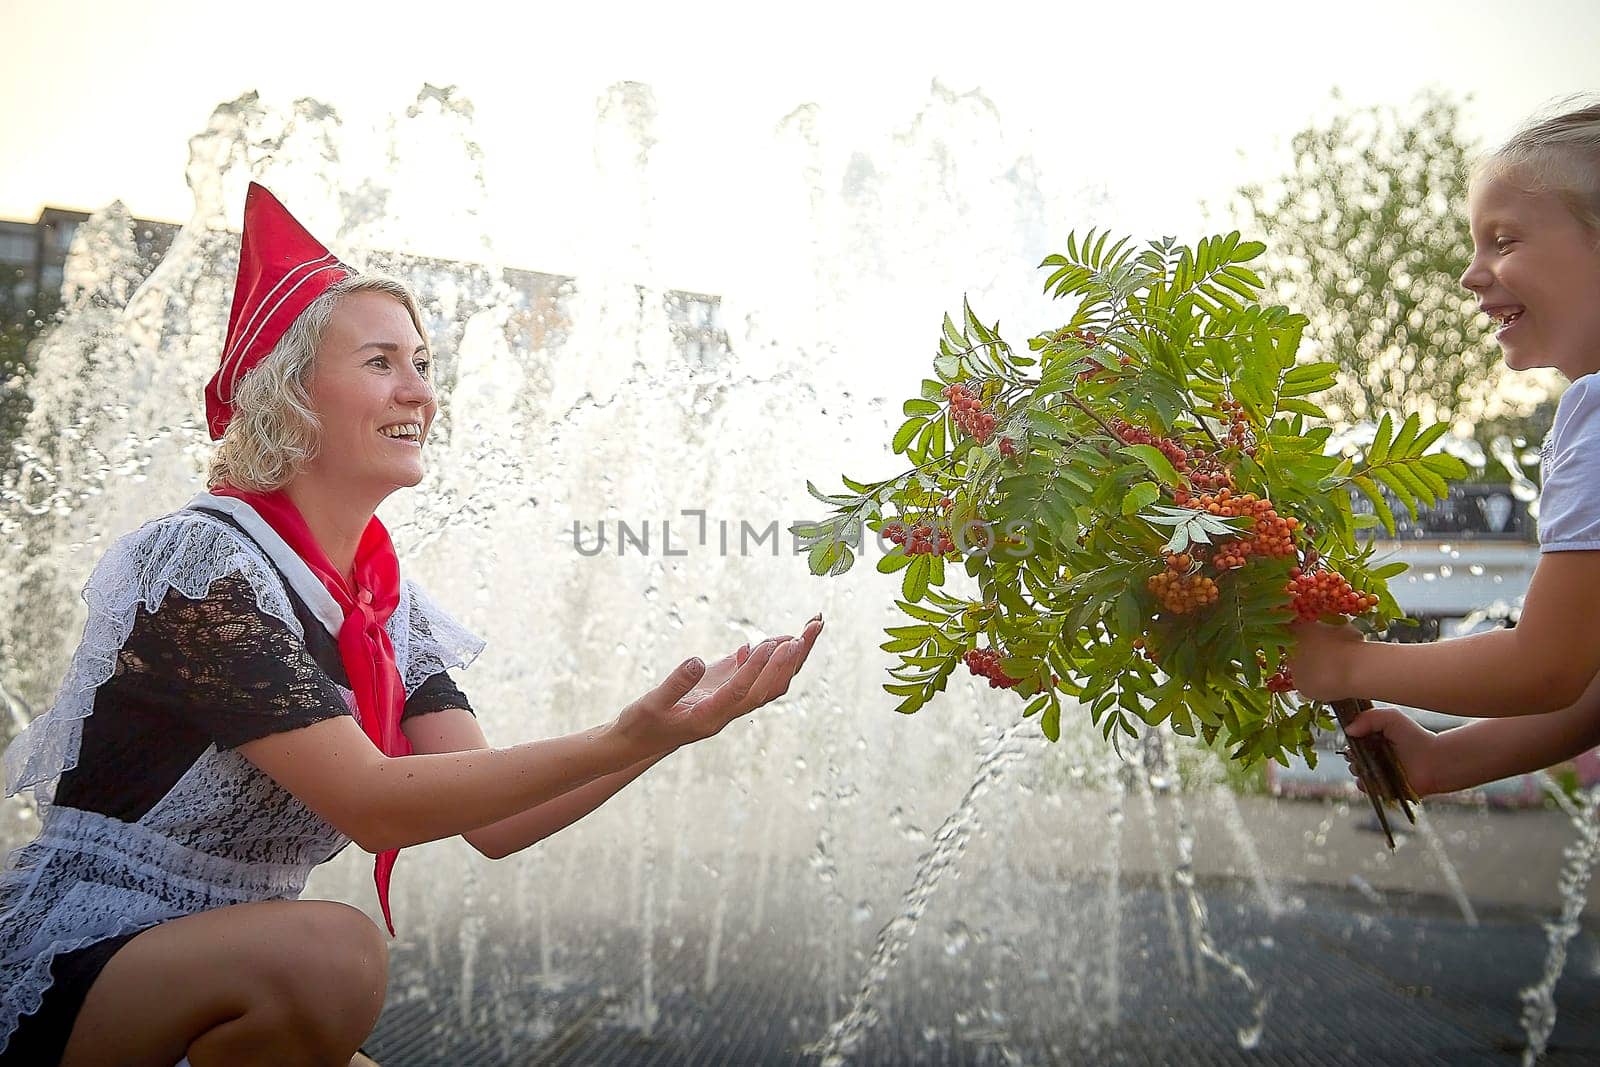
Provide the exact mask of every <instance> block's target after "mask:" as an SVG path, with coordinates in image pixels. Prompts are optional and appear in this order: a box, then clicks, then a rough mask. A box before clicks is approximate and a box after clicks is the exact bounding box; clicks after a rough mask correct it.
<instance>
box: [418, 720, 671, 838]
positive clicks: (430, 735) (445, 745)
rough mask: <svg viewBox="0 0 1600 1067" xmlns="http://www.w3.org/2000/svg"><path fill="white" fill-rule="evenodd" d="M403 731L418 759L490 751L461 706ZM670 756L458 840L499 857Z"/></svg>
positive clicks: (565, 822)
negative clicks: (424, 756) (436, 755)
mask: <svg viewBox="0 0 1600 1067" xmlns="http://www.w3.org/2000/svg"><path fill="white" fill-rule="evenodd" d="M405 731H406V737H407V738H409V739H410V741H411V749H412V752H413V753H415V754H418V755H425V754H433V753H441V752H467V751H474V750H478V749H486V748H488V747H489V742H488V740H487V739H486V738H485V737H484V736H483V729H482V728H481V727H480V726H479V725H478V720H477V719H475V718H473V717H472V713H471V712H468V711H465V710H463V709H461V708H446V709H445V710H443V711H435V712H429V713H428V714H426V715H419V716H417V717H416V718H414V719H411V720H409V721H408V722H407V723H406V724H405ZM669 755H671V752H670V751H668V752H661V753H658V754H656V755H654V756H649V757H647V758H645V759H642V760H640V761H638V762H637V763H635V764H633V765H632V766H630V767H625V768H623V769H622V770H620V771H615V772H613V773H611V774H608V775H606V776H605V777H603V778H597V779H595V780H594V781H592V782H590V783H588V784H587V785H581V786H578V787H577V788H575V789H572V790H571V791H569V792H566V793H563V794H562V795H560V796H558V797H556V798H555V799H554V800H547V801H545V802H544V803H543V804H539V805H536V806H534V807H532V808H529V809H527V810H526V811H519V812H517V813H516V814H515V815H511V816H508V817H506V818H504V819H501V820H499V821H498V822H492V823H490V824H489V825H487V826H480V827H478V828H477V829H476V830H468V831H467V832H466V833H464V834H462V835H461V836H462V837H464V838H466V840H467V843H468V844H470V845H471V846H472V847H473V848H475V849H477V850H478V851H479V852H481V853H483V854H484V855H485V856H487V857H489V858H490V859H492V860H498V859H504V858H505V857H506V856H509V855H511V854H512V853H514V852H520V851H522V850H523V849H525V848H527V847H528V846H529V845H534V844H537V843H538V842H540V841H543V840H544V839H545V838H547V837H549V836H550V835H552V834H555V833H558V832H559V831H561V830H565V829H566V828H567V827H569V826H571V825H572V824H573V823H575V822H577V821H578V820H579V819H581V818H583V817H584V816H585V815H588V814H589V813H591V812H593V811H594V810H596V809H597V808H599V807H600V806H601V805H602V804H604V803H605V802H606V801H608V800H610V799H611V798H612V797H614V796H616V795H617V794H618V793H619V792H621V791H622V789H623V787H624V786H626V785H628V784H629V783H631V782H632V781H633V780H634V779H635V778H638V777H639V776H640V775H641V774H643V773H644V772H645V771H647V770H649V769H650V768H651V767H653V766H655V765H656V764H657V763H658V762H660V761H661V760H662V759H664V758H666V757H667V756H669Z"/></svg>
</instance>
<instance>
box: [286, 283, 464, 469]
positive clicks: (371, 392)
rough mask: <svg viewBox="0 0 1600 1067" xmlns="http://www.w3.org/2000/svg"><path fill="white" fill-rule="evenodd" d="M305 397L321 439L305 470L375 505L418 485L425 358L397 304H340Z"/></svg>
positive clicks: (374, 298)
mask: <svg viewBox="0 0 1600 1067" xmlns="http://www.w3.org/2000/svg"><path fill="white" fill-rule="evenodd" d="M310 394H311V401H312V405H313V407H314V408H315V409H316V412H317V414H318V416H319V418H320V419H321V422H322V434H321V438H320V442H319V448H318V450H317V455H316V457H315V458H314V459H312V460H311V461H310V463H309V464H307V467H308V470H311V471H315V473H316V474H317V476H318V477H320V478H323V479H327V480H329V481H330V482H334V483H337V484H341V485H347V486H349V488H350V490H351V492H352V494H354V495H358V496H369V495H372V494H376V495H377V496H378V497H379V499H381V498H382V497H383V496H387V495H388V494H389V493H391V492H393V491H394V490H395V489H398V488H401V487H403V486H411V485H416V484H417V483H418V482H420V481H421V480H422V475H423V473H424V472H423V463H422V450H423V445H424V443H425V442H426V440H427V436H428V430H429V427H430V426H432V424H433V417H434V415H435V414H436V413H437V412H438V402H437V399H436V398H435V396H434V391H433V380H432V356H431V355H430V354H429V353H428V349H427V346H426V345H425V344H424V343H423V340H422V336H421V334H419V333H418V332H417V328H416V325H415V324H414V323H413V322H412V321H411V315H410V313H409V312H407V310H406V307H405V305H404V304H402V303H400V301H398V300H396V299H394V298H393V297H391V296H388V295H386V294H384V293H376V292H356V293H351V294H350V295H348V296H346V297H344V299H342V300H340V301H339V305H338V306H337V307H336V308H334V310H333V315H332V317H331V318H330V319H329V321H328V328H327V330H326V331H325V332H324V334H323V336H322V343H321V344H320V345H318V347H317V357H316V369H315V371H314V373H313V375H312V379H311V383H310ZM385 431H388V432H385ZM397 432H403V434H404V435H403V436H394V434H395V433H397Z"/></svg>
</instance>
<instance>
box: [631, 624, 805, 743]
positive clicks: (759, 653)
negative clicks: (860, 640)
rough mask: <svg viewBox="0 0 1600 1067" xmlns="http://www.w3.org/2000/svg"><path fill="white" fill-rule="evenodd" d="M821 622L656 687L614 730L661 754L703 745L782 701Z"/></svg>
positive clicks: (637, 702)
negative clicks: (690, 677)
mask: <svg viewBox="0 0 1600 1067" xmlns="http://www.w3.org/2000/svg"><path fill="white" fill-rule="evenodd" d="M822 626H823V623H822V618H821V616H820V615H819V616H817V617H816V618H813V619H812V620H811V621H810V622H808V623H806V626H805V628H804V629H803V630H802V631H801V634H800V636H799V637H797V638H794V637H788V636H782V637H774V638H769V639H767V640H766V641H763V642H761V643H760V644H759V645H757V646H756V647H755V648H753V649H752V648H750V647H749V646H748V645H745V646H741V647H740V648H739V649H738V650H737V651H735V652H730V653H729V654H728V655H726V656H724V657H722V658H721V659H719V660H717V661H716V662H714V663H712V664H710V665H708V666H707V667H706V668H705V670H704V672H702V673H701V675H700V676H699V677H698V678H695V679H693V681H692V682H690V681H685V682H683V683H676V684H675V679H676V678H677V677H681V676H682V674H681V673H680V672H681V669H680V671H675V672H674V678H669V679H668V680H667V681H666V682H664V683H663V684H662V685H661V686H659V687H657V688H656V689H654V690H652V691H651V692H650V693H647V694H645V695H644V696H643V697H641V698H640V699H638V700H636V701H634V702H633V703H632V704H630V705H629V706H628V707H627V708H625V709H624V710H623V713H622V715H621V716H620V717H619V720H618V725H619V726H620V727H621V728H622V729H623V730H624V731H625V732H626V733H627V734H628V735H629V736H630V737H632V738H633V739H634V740H635V742H636V743H639V744H640V745H642V746H644V747H646V748H648V749H653V750H665V749H670V748H677V747H680V746H682V745H686V744H691V743H693V742H695V741H701V740H704V739H705V738H707V737H712V736H714V735H716V734H717V733H719V732H721V730H722V728H723V727H725V726H727V725H728V723H730V722H732V721H733V720H734V719H737V718H739V717H740V716H741V715H748V714H749V713H750V712H752V711H754V710H755V709H757V708H759V707H761V706H762V705H764V704H770V703H771V702H772V701H774V700H776V699H777V698H779V697H781V696H783V695H784V694H785V693H787V692H788V691H789V683H790V682H792V681H793V680H794V676H795V673H796V672H798V671H799V670H800V668H801V667H802V666H803V665H804V664H805V661H806V657H807V656H809V655H810V654H811V649H812V647H813V646H814V645H815V644H816V641H817V635H818V634H820V633H821V632H822Z"/></svg>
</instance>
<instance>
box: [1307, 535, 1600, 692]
mask: <svg viewBox="0 0 1600 1067" xmlns="http://www.w3.org/2000/svg"><path fill="white" fill-rule="evenodd" d="M1597 605H1600V551H1584V552H1546V553H1544V554H1543V555H1541V556H1540V557H1539V564H1538V567H1537V568H1536V569H1535V570H1534V574H1533V581H1532V582H1531V583H1530V585H1529V587H1528V593H1527V597H1526V599H1525V601H1524V606H1523V611H1522V617H1521V619H1520V620H1519V621H1518V623H1517V625H1516V626H1515V627H1514V628H1512V629H1509V630H1491V631H1489V632H1488V633H1481V634H1473V635H1471V636H1469V637H1455V638H1450V639H1448V640H1444V641H1435V642H1432V643H1431V644H1418V645H1402V644H1390V643H1387V642H1379V641H1363V640H1362V638H1361V635H1360V634H1359V633H1358V632H1357V631H1356V630H1355V629H1354V628H1353V627H1349V626H1329V625H1326V624H1323V623H1311V624H1308V625H1301V626H1297V627H1296V639H1297V642H1298V647H1297V648H1296V649H1295V653H1294V655H1293V656H1292V657H1291V658H1290V669H1291V670H1292V671H1293V672H1294V679H1295V685H1296V687H1297V688H1298V689H1299V690H1300V692H1301V693H1303V694H1305V695H1306V696H1308V697H1312V698H1313V699H1317V700H1339V699H1343V698H1347V697H1365V698H1367V699H1369V700H1377V701H1385V702H1390V703H1395V704H1406V705H1409V706H1411V707H1416V708H1428V709H1431V710H1433V711H1441V712H1445V713H1447V714H1451V715H1465V716H1470V717H1472V718H1484V717H1489V718H1497V717H1503V716H1512V715H1534V714H1540V713H1544V712H1552V711H1557V710H1559V709H1562V708H1566V707H1568V706H1569V705H1572V704H1575V703H1576V702H1577V701H1578V699H1579V698H1580V697H1581V696H1582V695H1583V693H1584V691H1585V689H1586V688H1587V687H1588V685H1589V682H1590V680H1591V679H1592V678H1594V676H1595V674H1596V673H1597V672H1600V611H1597Z"/></svg>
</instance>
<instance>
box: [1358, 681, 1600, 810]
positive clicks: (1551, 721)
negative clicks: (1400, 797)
mask: <svg viewBox="0 0 1600 1067" xmlns="http://www.w3.org/2000/svg"><path fill="white" fill-rule="evenodd" d="M1345 733H1346V734H1347V735H1349V736H1350V737H1366V736H1368V735H1371V734H1381V735H1383V736H1384V737H1385V738H1387V739H1388V740H1389V742H1390V743H1391V744H1393V745H1394V746H1395V754H1396V755H1397V756H1398V757H1399V758H1400V762H1401V763H1402V764H1403V765H1404V766H1405V769H1406V777H1407V778H1409V779H1410V780H1411V785H1412V787H1413V788H1415V789H1416V790H1417V792H1418V793H1421V794H1423V795H1427V794H1430V793H1453V792H1455V791H1456V790H1458V789H1471V788H1473V787H1474V786H1480V785H1483V784H1485V783H1487V782H1496V781H1499V780H1500V779H1502V778H1510V777H1512V776H1514V775H1518V774H1529V773H1532V772H1533V771H1537V770H1542V769H1544V768H1545V767H1552V766H1555V765H1556V764H1558V763H1564V762H1566V761H1567V760H1569V759H1572V758H1573V757H1574V756H1577V755H1579V754H1580V753H1583V752H1587V751H1588V750H1589V749H1591V748H1593V747H1595V746H1596V745H1600V680H1597V681H1595V682H1591V683H1590V685H1589V688H1588V689H1587V690H1586V691H1585V692H1584V694H1583V696H1582V697H1581V698H1580V699H1579V700H1578V701H1576V702H1575V703H1573V704H1572V705H1571V706H1569V707H1565V708H1562V709H1561V710H1560V711H1551V712H1546V713H1545V714H1542V715H1521V716H1518V717H1516V718H1504V719H1485V720H1484V721H1482V722H1473V723H1468V724H1467V725H1465V726H1458V727H1456V728H1455V729H1452V730H1446V731H1444V732H1443V733H1439V734H1435V733H1433V732H1432V731H1430V730H1428V729H1426V728H1425V727H1423V726H1421V725H1420V724H1418V723H1417V722H1416V721H1414V720H1413V719H1411V718H1410V717H1409V716H1407V715H1406V714H1405V713H1403V712H1400V711H1396V710H1395V709H1393V708H1373V709H1372V710H1371V711H1365V712H1362V713H1361V715H1360V716H1359V717H1357V718H1356V719H1355V720H1354V721H1352V722H1351V723H1350V725H1349V727H1348V728H1346V730H1345Z"/></svg>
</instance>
